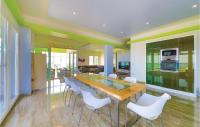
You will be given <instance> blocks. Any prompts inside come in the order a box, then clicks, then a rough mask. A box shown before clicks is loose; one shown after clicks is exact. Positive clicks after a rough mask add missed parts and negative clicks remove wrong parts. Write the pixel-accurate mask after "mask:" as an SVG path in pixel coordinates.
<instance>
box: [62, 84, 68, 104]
mask: <svg viewBox="0 0 200 127" xmlns="http://www.w3.org/2000/svg"><path fill="white" fill-rule="evenodd" d="M66 87H67V85H65V88H64V91H63V94H62V97H63V100H64V96H65V90H66Z"/></svg>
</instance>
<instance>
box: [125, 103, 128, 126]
mask: <svg viewBox="0 0 200 127" xmlns="http://www.w3.org/2000/svg"><path fill="white" fill-rule="evenodd" d="M127 117H128V109H127V108H126V106H125V127H126V126H127Z"/></svg>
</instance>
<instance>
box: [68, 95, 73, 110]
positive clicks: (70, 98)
mask: <svg viewBox="0 0 200 127" xmlns="http://www.w3.org/2000/svg"><path fill="white" fill-rule="evenodd" d="M72 94H73V91H71V93H70V96H69V103H68V107H69V106H70V102H71V98H72Z"/></svg>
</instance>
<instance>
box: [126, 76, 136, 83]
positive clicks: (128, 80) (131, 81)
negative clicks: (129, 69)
mask: <svg viewBox="0 0 200 127" xmlns="http://www.w3.org/2000/svg"><path fill="white" fill-rule="evenodd" d="M124 81H127V82H130V83H136V82H137V80H136V78H135V77H126V78H124Z"/></svg>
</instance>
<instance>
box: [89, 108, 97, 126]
mask: <svg viewBox="0 0 200 127" xmlns="http://www.w3.org/2000/svg"><path fill="white" fill-rule="evenodd" d="M95 111H96V110H94V111H92V112H91V113H90V117H89V121H88V126H89V127H91V122H92V116H93V114H94V112H95Z"/></svg>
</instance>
